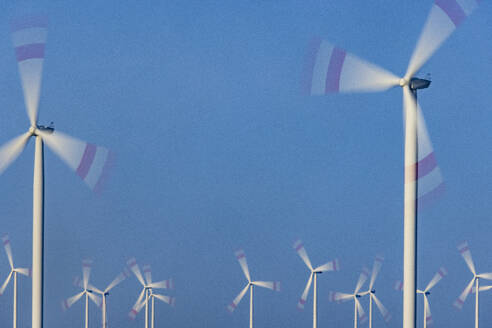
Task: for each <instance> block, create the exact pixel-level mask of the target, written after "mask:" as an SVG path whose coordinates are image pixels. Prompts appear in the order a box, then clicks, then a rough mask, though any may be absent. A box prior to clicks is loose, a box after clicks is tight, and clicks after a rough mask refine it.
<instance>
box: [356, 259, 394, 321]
mask: <svg viewBox="0 0 492 328" xmlns="http://www.w3.org/2000/svg"><path fill="white" fill-rule="evenodd" d="M383 260H384V258H383V257H382V256H376V259H375V260H374V264H373V266H372V274H371V280H369V288H368V289H367V291H365V292H363V293H360V295H361V296H364V295H369V328H372V301H373V300H374V302H375V303H376V306H377V308H378V309H379V312H381V315H382V316H383V319H384V321H385V322H389V321H390V320H391V314H390V313H389V311H388V310H387V309H386V307H385V306H384V305H383V303H381V301H380V300H379V298H377V296H376V290H375V289H374V283H375V281H376V278H377V276H378V273H379V271H380V270H381V266H382V264H383Z"/></svg>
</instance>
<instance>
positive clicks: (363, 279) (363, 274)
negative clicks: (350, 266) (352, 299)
mask: <svg viewBox="0 0 492 328" xmlns="http://www.w3.org/2000/svg"><path fill="white" fill-rule="evenodd" d="M368 277H369V269H367V268H366V267H363V268H362V272H361V273H360V275H359V280H357V285H355V290H354V294H357V293H358V292H359V290H360V289H361V288H362V286H363V285H364V283H365V282H366V280H367V278H368Z"/></svg>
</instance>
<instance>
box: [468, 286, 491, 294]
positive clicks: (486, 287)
mask: <svg viewBox="0 0 492 328" xmlns="http://www.w3.org/2000/svg"><path fill="white" fill-rule="evenodd" d="M491 289H492V286H480V287H478V291H479V292H485V291H487V290H491ZM472 293H476V288H475V286H473V288H472Z"/></svg>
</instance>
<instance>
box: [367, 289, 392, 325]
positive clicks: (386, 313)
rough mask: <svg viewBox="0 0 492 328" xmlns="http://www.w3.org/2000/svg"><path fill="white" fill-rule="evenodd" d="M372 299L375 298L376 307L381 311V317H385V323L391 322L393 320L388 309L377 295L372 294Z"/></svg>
mask: <svg viewBox="0 0 492 328" xmlns="http://www.w3.org/2000/svg"><path fill="white" fill-rule="evenodd" d="M370 295H371V297H372V298H373V300H374V302H375V303H376V306H377V307H378V309H379V312H381V315H382V316H383V319H384V321H385V322H389V321H390V320H391V314H390V313H389V311H388V309H386V308H385V307H384V305H383V303H381V301H380V300H379V298H377V297H376V294H373V293H371V294H370Z"/></svg>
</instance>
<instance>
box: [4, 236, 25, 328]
mask: <svg viewBox="0 0 492 328" xmlns="http://www.w3.org/2000/svg"><path fill="white" fill-rule="evenodd" d="M2 242H3V246H4V248H5V253H7V258H8V259H9V264H10V273H9V275H8V277H7V279H5V282H4V283H3V285H2V287H1V288H0V295H2V294H3V292H4V291H5V288H7V285H8V284H9V282H10V279H11V278H12V277H14V314H13V320H12V324H13V327H14V328H17V273H20V274H22V275H24V276H29V275H30V273H31V270H30V269H27V268H16V267H14V260H13V257H12V247H11V246H10V238H9V236H8V235H3V237H2Z"/></svg>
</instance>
